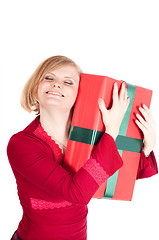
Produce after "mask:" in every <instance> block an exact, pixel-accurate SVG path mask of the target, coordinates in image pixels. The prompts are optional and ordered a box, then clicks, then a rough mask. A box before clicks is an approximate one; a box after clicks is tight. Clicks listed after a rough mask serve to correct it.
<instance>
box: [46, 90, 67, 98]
mask: <svg viewBox="0 0 159 240" xmlns="http://www.w3.org/2000/svg"><path fill="white" fill-rule="evenodd" d="M47 93H51V94H52V95H56V96H60V97H62V96H63V95H62V94H60V93H58V92H51V91H50V92H47Z"/></svg>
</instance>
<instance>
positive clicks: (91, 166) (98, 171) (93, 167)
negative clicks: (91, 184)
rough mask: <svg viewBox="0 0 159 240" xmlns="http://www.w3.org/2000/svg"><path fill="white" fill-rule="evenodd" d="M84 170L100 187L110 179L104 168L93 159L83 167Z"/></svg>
mask: <svg viewBox="0 0 159 240" xmlns="http://www.w3.org/2000/svg"><path fill="white" fill-rule="evenodd" d="M83 168H84V169H85V170H86V171H87V172H88V173H89V174H90V175H91V176H92V177H93V178H94V180H95V181H96V182H97V184H98V185H99V186H100V185H101V184H102V183H104V182H105V181H106V180H107V179H108V177H109V175H108V174H107V173H106V172H105V171H104V169H103V168H102V166H101V165H100V164H99V163H98V162H97V161H96V160H95V159H93V158H91V159H89V160H88V161H87V162H86V163H85V164H84V165H83Z"/></svg>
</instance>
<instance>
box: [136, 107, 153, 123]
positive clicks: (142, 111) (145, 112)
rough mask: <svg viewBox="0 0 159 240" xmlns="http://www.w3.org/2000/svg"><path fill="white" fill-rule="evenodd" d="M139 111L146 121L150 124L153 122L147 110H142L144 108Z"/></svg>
mask: <svg viewBox="0 0 159 240" xmlns="http://www.w3.org/2000/svg"><path fill="white" fill-rule="evenodd" d="M139 111H140V112H141V113H142V115H143V117H144V118H145V120H146V121H147V122H150V121H151V119H150V117H149V114H148V112H147V110H145V109H144V108H142V107H139Z"/></svg>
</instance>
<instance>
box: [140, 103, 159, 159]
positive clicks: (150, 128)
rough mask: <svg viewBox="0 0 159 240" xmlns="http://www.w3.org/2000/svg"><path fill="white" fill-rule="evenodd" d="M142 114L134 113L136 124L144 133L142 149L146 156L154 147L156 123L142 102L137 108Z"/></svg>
mask: <svg viewBox="0 0 159 240" xmlns="http://www.w3.org/2000/svg"><path fill="white" fill-rule="evenodd" d="M139 111H140V112H141V114H142V115H140V114H138V113H137V114H136V117H137V120H136V124H137V126H138V127H139V128H140V129H141V131H142V132H143V135H144V147H143V151H144V153H145V155H146V156H147V157H148V156H149V154H150V152H151V151H152V150H153V149H154V147H155V144H156V125H155V121H154V119H153V117H152V115H151V112H150V110H149V109H148V107H147V106H146V105H145V104H143V107H140V108H139Z"/></svg>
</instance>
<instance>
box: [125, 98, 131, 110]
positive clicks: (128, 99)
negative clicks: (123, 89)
mask: <svg viewBox="0 0 159 240" xmlns="http://www.w3.org/2000/svg"><path fill="white" fill-rule="evenodd" d="M129 104H130V98H129V97H127V102H126V110H127V109H128V107H129Z"/></svg>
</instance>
